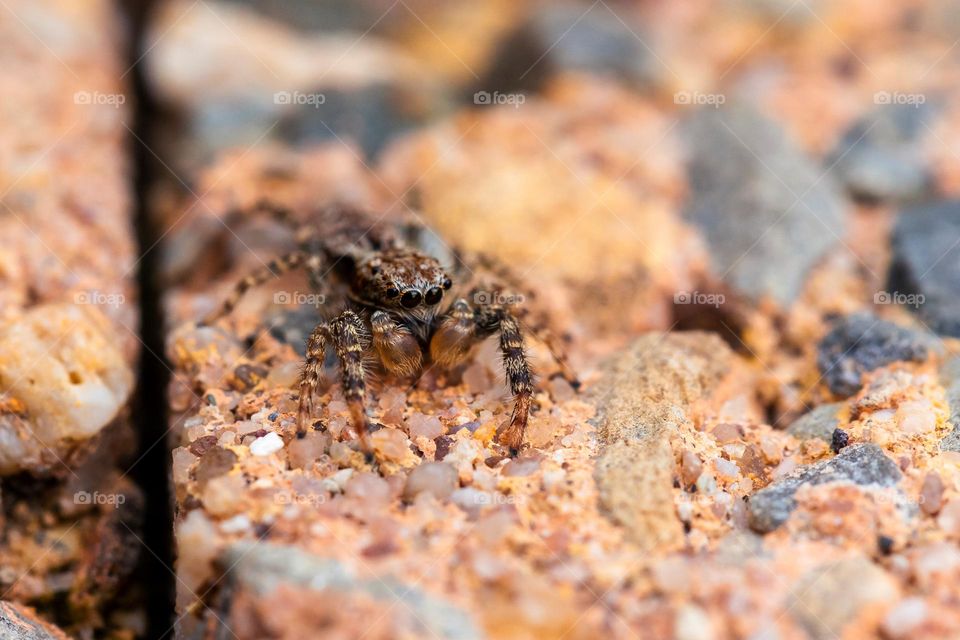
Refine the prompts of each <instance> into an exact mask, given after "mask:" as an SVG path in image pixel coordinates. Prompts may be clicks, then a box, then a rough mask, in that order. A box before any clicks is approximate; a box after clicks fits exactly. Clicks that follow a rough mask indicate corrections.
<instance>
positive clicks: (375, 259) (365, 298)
mask: <svg viewBox="0 0 960 640" xmlns="http://www.w3.org/2000/svg"><path fill="white" fill-rule="evenodd" d="M452 286H453V281H452V280H451V279H450V277H449V276H448V275H447V274H446V272H445V271H444V270H443V268H442V267H441V266H440V262H439V261H438V260H437V259H436V258H433V257H430V256H427V255H424V254H423V253H420V252H418V251H413V250H410V249H388V250H386V251H381V252H376V253H373V254H371V255H370V256H369V257H367V258H366V259H365V260H363V261H362V262H360V263H359V264H358V265H357V268H356V276H355V277H354V280H353V282H352V283H351V287H350V293H351V297H353V298H354V300H356V301H357V302H359V303H361V304H368V305H372V306H375V307H379V308H382V309H385V310H390V311H395V312H397V313H403V314H410V315H414V316H421V317H423V316H427V315H429V314H430V313H431V312H436V310H437V305H439V304H440V301H441V300H443V295H444V293H445V292H446V291H447V290H449V289H450V287H452Z"/></svg>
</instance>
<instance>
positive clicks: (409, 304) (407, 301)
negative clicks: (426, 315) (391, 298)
mask: <svg viewBox="0 0 960 640" xmlns="http://www.w3.org/2000/svg"><path fill="white" fill-rule="evenodd" d="M422 300H423V294H422V293H420V292H419V291H417V290H416V289H410V290H409V291H405V292H404V293H403V295H402V296H400V304H402V305H403V306H404V307H406V308H407V309H413V308H414V307H415V306H417V305H418V304H420V302H421V301H422Z"/></svg>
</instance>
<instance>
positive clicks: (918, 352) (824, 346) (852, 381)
mask: <svg viewBox="0 0 960 640" xmlns="http://www.w3.org/2000/svg"><path fill="white" fill-rule="evenodd" d="M927 353H928V339H927V338H926V337H925V336H923V335H922V334H920V333H918V332H916V331H911V330H909V329H905V328H903V327H900V326H898V325H896V324H894V323H892V322H889V321H887V320H881V319H880V318H878V317H876V316H873V315H871V314H867V313H856V314H853V315H850V316H846V317H844V318H841V319H839V320H837V321H836V322H835V323H834V324H833V326H832V327H831V329H830V332H829V333H827V335H826V336H824V338H823V340H821V341H820V344H819V345H817V365H818V366H819V367H820V373H821V374H822V375H823V378H824V380H825V381H826V383H827V386H829V387H830V390H831V391H832V392H833V393H835V394H837V395H840V396H849V395H852V394H854V393H856V392H857V391H858V390H859V389H860V378H861V377H862V376H863V374H864V373H867V372H869V371H872V370H874V369H878V368H880V367H882V366H884V365H887V364H890V363H891V362H898V361H909V362H918V361H922V360H924V359H925V358H926V357H927Z"/></svg>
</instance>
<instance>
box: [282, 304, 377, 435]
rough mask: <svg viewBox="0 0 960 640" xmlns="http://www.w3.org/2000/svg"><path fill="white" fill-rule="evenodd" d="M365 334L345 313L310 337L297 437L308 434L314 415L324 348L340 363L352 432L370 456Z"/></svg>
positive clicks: (357, 320)
mask: <svg viewBox="0 0 960 640" xmlns="http://www.w3.org/2000/svg"><path fill="white" fill-rule="evenodd" d="M365 334H366V330H365V329H364V326H363V322H362V321H361V320H360V316H358V315H357V314H356V313H354V312H353V311H349V310H347V311H344V312H343V313H341V314H340V315H339V316H337V317H336V318H334V319H333V320H331V321H330V323H329V324H327V323H321V324H319V325H317V327H316V328H315V329H314V330H313V333H311V334H310V339H309V340H308V341H307V360H306V363H305V364H304V367H303V371H302V373H301V375H300V406H299V410H298V412H297V436H298V437H303V435H302V434H304V433H306V431H307V423H308V422H309V421H310V415H311V414H312V412H313V395H314V393H315V391H316V388H317V385H318V384H319V381H320V377H321V375H322V370H323V360H324V355H325V351H326V346H327V344H332V345H333V350H334V352H335V353H336V354H337V359H338V360H339V361H340V375H341V380H342V385H343V395H344V398H345V399H346V401H347V406H348V407H349V408H350V418H351V421H352V423H353V428H354V430H355V431H356V432H357V436H358V438H359V439H360V445H361V447H362V448H363V450H364V451H366V452H368V453H369V452H370V450H371V449H370V442H369V439H368V438H367V433H368V432H369V429H368V426H367V413H366V410H365V409H364V401H365V400H366V395H367V386H366V375H365V372H364V366H363V352H364V349H365V348H366V346H367V345H366V341H367V338H366V335H365Z"/></svg>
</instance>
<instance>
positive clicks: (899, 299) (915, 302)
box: [873, 291, 926, 309]
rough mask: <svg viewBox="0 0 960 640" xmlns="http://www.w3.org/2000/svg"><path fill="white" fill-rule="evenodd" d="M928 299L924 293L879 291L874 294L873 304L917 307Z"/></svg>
mask: <svg viewBox="0 0 960 640" xmlns="http://www.w3.org/2000/svg"><path fill="white" fill-rule="evenodd" d="M925 301H926V297H925V296H924V295H923V294H922V293H901V292H900V291H877V292H876V293H875V294H873V304H895V305H901V306H904V307H913V308H914V309H917V308H919V307H920V305H922V304H923V303H924V302H925Z"/></svg>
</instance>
